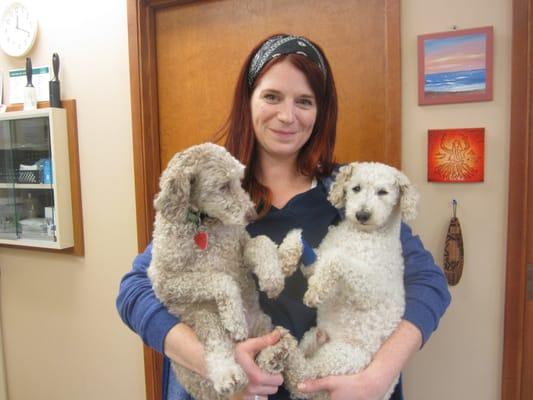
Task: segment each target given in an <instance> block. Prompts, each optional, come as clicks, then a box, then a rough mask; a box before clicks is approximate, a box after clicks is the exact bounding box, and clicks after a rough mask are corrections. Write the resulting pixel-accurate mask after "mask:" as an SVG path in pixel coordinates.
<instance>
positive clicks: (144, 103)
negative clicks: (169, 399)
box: [128, 0, 170, 400]
mask: <svg viewBox="0 0 533 400" xmlns="http://www.w3.org/2000/svg"><path fill="white" fill-rule="evenodd" d="M156 3H157V4H156ZM161 5H162V2H161V1H160V2H153V5H152V3H151V2H149V1H143V0H128V38H129V39H128V41H129V56H130V80H131V82H130V90H131V110H132V130H133V157H134V173H135V202H136V208H137V245H138V249H139V251H141V250H143V249H144V248H145V247H146V245H147V244H148V243H149V241H150V238H151V232H152V224H153V220H154V210H153V205H152V201H153V198H154V196H155V194H156V193H157V182H158V179H157V178H158V177H159V174H160V172H161V166H160V158H159V127H158V102H157V98H158V97H157V69H156V53H155V52H156V47H155V8H156V7H158V6H159V7H160V6H161ZM167 5H170V2H165V6H167ZM162 365H163V358H162V356H161V355H160V354H158V353H157V352H155V351H154V350H152V349H150V348H148V347H146V346H145V347H144V373H145V385H146V399H147V400H161V397H162V387H161V371H162Z"/></svg>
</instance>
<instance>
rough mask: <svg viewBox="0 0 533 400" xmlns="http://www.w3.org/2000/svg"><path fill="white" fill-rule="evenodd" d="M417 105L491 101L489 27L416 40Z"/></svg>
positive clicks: (437, 34)
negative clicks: (417, 69) (417, 70)
mask: <svg viewBox="0 0 533 400" xmlns="http://www.w3.org/2000/svg"><path fill="white" fill-rule="evenodd" d="M418 64H419V65H418V68H419V104H421V105H424V104H442V103H458V102H466V101H483V100H492V27H485V28H476V29H467V30H461V31H451V32H443V33H434V34H429V35H421V36H419V37H418Z"/></svg>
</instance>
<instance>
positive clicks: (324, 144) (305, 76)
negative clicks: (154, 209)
mask: <svg viewBox="0 0 533 400" xmlns="http://www.w3.org/2000/svg"><path fill="white" fill-rule="evenodd" d="M336 122H337V96H336V90H335V84H334V80H333V75H332V73H331V69H330V66H329V63H328V61H327V59H326V57H325V55H324V53H323V51H322V50H321V49H320V47H319V46H318V45H316V44H315V43H313V42H311V41H310V40H308V39H306V38H303V37H296V36H291V35H274V36H271V37H270V38H268V39H267V40H265V41H264V42H262V43H260V44H259V45H258V46H257V47H256V48H254V49H253V51H252V52H251V54H250V55H249V57H248V58H247V60H246V62H245V64H244V66H243V68H242V70H241V72H240V75H239V78H238V82H237V87H236V90H235V97H234V101H233V106H232V111H231V114H230V117H229V119H228V123H227V125H226V132H225V133H226V147H227V148H228V150H229V151H230V152H231V153H232V154H233V155H234V156H235V157H236V158H238V159H239V160H240V161H241V162H242V163H244V164H245V165H246V166H247V169H246V175H245V179H244V181H243V186H244V188H245V189H246V190H247V191H248V192H249V193H250V194H251V196H252V198H253V200H254V201H255V202H256V204H257V205H258V209H259V211H260V218H259V219H258V220H257V221H256V222H254V223H253V224H250V225H249V226H248V227H247V229H248V231H249V232H250V234H251V235H252V236H256V235H259V234H265V235H267V236H269V237H270V238H271V239H272V240H274V241H276V242H278V243H279V242H280V241H281V239H282V238H283V237H284V236H285V234H286V233H287V232H288V231H289V230H290V229H292V228H295V227H298V228H302V229H303V235H304V237H305V238H306V240H307V241H308V242H309V243H310V244H311V245H312V246H313V247H317V246H318V244H319V243H320V241H321V240H322V238H323V237H324V235H325V234H326V232H327V228H328V226H330V225H332V224H335V223H337V222H338V221H339V220H340V216H339V214H338V212H337V210H336V209H335V208H334V207H333V206H332V205H331V204H330V203H329V202H328V201H327V190H328V187H329V184H330V183H331V181H332V177H331V174H332V172H333V169H334V167H335V165H334V164H333V147H334V144H335V135H336ZM401 240H402V246H403V254H404V258H405V286H406V312H405V315H404V320H403V321H402V322H401V324H400V326H399V327H398V329H397V330H396V331H395V332H394V333H393V335H392V336H391V337H390V338H389V339H388V340H387V341H386V342H385V344H384V345H383V347H382V348H381V349H380V350H379V351H378V353H377V354H376V356H375V358H374V360H373V361H372V362H371V364H370V365H369V366H368V368H367V369H366V370H364V371H362V372H360V373H359V374H356V375H350V376H330V377H325V378H322V379H316V380H313V381H308V382H305V383H304V384H303V386H302V388H301V390H302V391H305V392H315V391H319V390H326V391H329V392H330V395H331V398H332V399H333V400H344V399H375V400H378V399H382V397H383V395H384V394H385V392H386V391H387V389H388V388H389V386H390V385H391V384H392V382H393V380H394V379H395V377H396V376H397V375H398V374H399V373H400V372H401V370H402V368H403V367H404V366H405V364H406V363H407V360H408V359H409V357H410V356H411V355H412V354H413V353H414V352H415V351H416V350H417V349H419V348H420V347H421V346H422V345H423V344H424V343H425V341H426V340H427V339H428V338H429V336H430V334H431V333H432V332H433V330H434V329H435V328H436V327H437V325H438V321H439V319H440V317H441V316H442V314H443V313H444V311H445V309H446V308H447V306H448V304H449V301H450V295H449V292H448V289H447V284H446V281H445V279H444V276H443V274H442V272H441V270H440V269H439V268H438V267H437V266H436V265H435V263H434V261H433V258H432V256H431V254H430V253H428V252H427V251H426V250H424V248H423V246H422V243H421V242H420V240H419V239H418V237H416V236H413V235H412V234H411V230H410V229H409V227H407V226H406V225H403V226H402V233H401ZM150 259H151V248H150V247H148V248H147V250H146V251H145V252H144V253H143V254H141V255H139V256H138V257H137V258H136V260H135V261H134V264H133V270H132V271H131V272H130V273H128V274H127V275H126V276H125V277H124V278H123V280H122V283H121V288H120V293H119V297H118V299H117V307H118V309H119V311H120V314H121V317H122V318H123V320H124V322H125V323H126V324H128V326H130V327H131V328H132V329H133V330H134V331H136V332H137V333H139V334H140V335H141V336H142V338H143V340H144V341H145V343H147V344H148V345H150V346H152V347H153V348H155V349H156V350H158V351H160V352H164V354H165V355H166V356H167V357H169V358H172V359H173V360H175V361H176V362H178V363H180V364H182V365H184V366H186V367H188V368H191V369H192V370H194V371H196V372H198V373H200V374H203V375H204V376H205V362H204V359H203V349H202V346H201V344H200V343H199V342H198V339H197V338H196V336H195V334H194V332H192V330H191V329H190V328H189V327H187V326H186V325H184V324H182V323H179V321H178V320H177V319H176V318H174V317H173V316H171V315H170V314H168V312H167V311H166V309H165V308H164V307H163V306H162V305H161V304H160V303H159V302H158V301H157V299H156V298H155V296H154V294H153V291H152V289H151V284H150V281H149V280H148V278H147V276H146V268H147V267H148V265H149V263H150ZM305 290H306V281H305V279H304V277H303V276H302V275H301V273H299V272H297V273H295V274H294V275H293V276H292V277H290V278H289V279H287V282H286V287H285V290H284V291H283V292H282V294H281V295H280V296H279V298H278V299H276V300H270V299H268V298H266V296H264V295H263V294H261V297H260V300H261V306H262V307H263V309H264V311H265V312H266V313H267V314H269V315H270V316H271V317H272V320H273V323H274V324H275V325H282V326H284V327H286V328H288V329H289V330H290V331H291V332H292V334H293V335H295V336H296V337H297V338H301V337H302V336H303V334H304V333H305V331H307V330H308V329H309V328H311V327H312V326H313V325H314V323H315V319H316V313H315V311H314V310H313V309H310V308H307V307H306V306H305V305H304V304H303V303H302V298H303V294H304V293H305ZM277 340H279V336H278V333H277V332H273V333H271V334H270V335H266V336H264V337H260V338H253V339H249V340H246V341H244V342H242V343H239V344H238V345H237V346H236V349H235V358H236V360H237V362H238V363H239V364H240V365H241V366H242V367H243V369H244V371H245V372H246V373H247V375H248V377H249V381H250V383H249V385H248V387H247V388H246V389H245V390H244V392H243V393H242V394H241V396H240V397H241V398H243V399H266V398H267V396H268V395H271V396H269V397H268V398H269V399H289V398H290V397H289V395H288V393H287V392H286V391H285V390H284V389H283V388H282V387H281V388H279V386H280V385H282V381H283V379H282V377H281V375H279V374H278V375H268V374H265V373H263V372H262V371H261V370H260V369H259V368H258V367H257V365H256V364H255V362H254V356H255V354H256V353H257V352H259V351H260V350H261V349H262V348H264V347H266V346H268V345H270V344H273V343H275V342H276V341H277ZM169 381H170V385H171V387H172V389H171V394H170V396H169V397H168V399H176V398H178V397H176V396H177V395H176V393H177V392H176V390H178V388H176V385H175V383H173V381H172V376H171V375H170V380H169ZM166 387H167V386H166V384H165V388H166ZM278 389H279V391H278ZM275 393H276V394H275ZM274 394H275V395H274ZM172 396H174V397H172ZM165 399H166V397H165ZM392 399H395V400H398V399H402V393H401V385H398V386H397V387H396V390H395V392H394V394H393V397H392Z"/></svg>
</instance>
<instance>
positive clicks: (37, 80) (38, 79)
mask: <svg viewBox="0 0 533 400" xmlns="http://www.w3.org/2000/svg"><path fill="white" fill-rule="evenodd" d="M49 80H50V68H49V67H48V66H47V65H45V66H42V67H35V68H32V83H33V86H34V87H35V90H36V92H37V101H48V100H49V94H48V93H49V92H48V81H49ZM26 83H27V79H26V69H25V68H19V69H12V70H10V71H9V103H11V104H12V103H24V88H25V87H26Z"/></svg>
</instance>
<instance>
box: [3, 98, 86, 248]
mask: <svg viewBox="0 0 533 400" xmlns="http://www.w3.org/2000/svg"><path fill="white" fill-rule="evenodd" d="M61 105H62V107H63V108H64V109H65V110H66V112H67V129H68V132H67V133H68V156H69V166H70V196H71V202H72V222H73V227H72V229H73V235H74V247H71V248H68V249H64V250H54V249H43V248H36V247H26V246H10V245H6V246H7V247H13V248H18V249H20V248H24V249H27V250H35V251H47V252H52V253H63V254H72V255H75V256H80V257H83V255H84V254H85V244H84V239H83V209H82V200H81V179H80V155H79V147H78V117H77V113H76V100H61ZM46 107H50V103H49V102H48V101H40V102H38V103H37V108H46ZM22 109H23V104H22V103H16V104H9V105H8V106H7V111H21V110H22Z"/></svg>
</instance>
